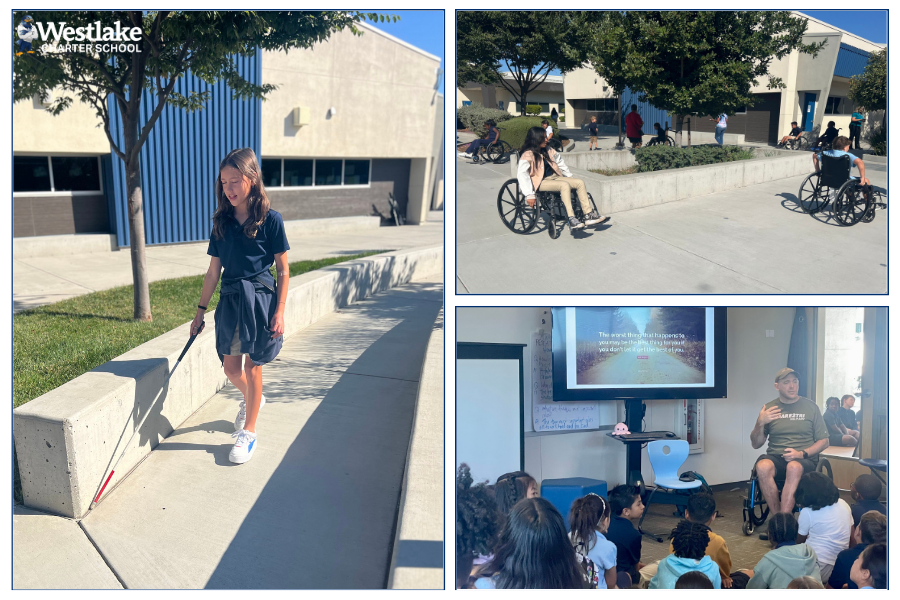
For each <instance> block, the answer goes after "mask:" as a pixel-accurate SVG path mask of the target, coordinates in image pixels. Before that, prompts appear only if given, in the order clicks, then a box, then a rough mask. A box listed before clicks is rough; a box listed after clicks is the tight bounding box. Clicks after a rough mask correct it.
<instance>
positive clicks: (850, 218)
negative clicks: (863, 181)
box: [831, 179, 870, 227]
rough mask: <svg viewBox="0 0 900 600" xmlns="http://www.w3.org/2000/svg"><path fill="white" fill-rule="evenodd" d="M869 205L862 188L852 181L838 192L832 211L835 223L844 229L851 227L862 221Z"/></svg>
mask: <svg viewBox="0 0 900 600" xmlns="http://www.w3.org/2000/svg"><path fill="white" fill-rule="evenodd" d="M869 205H870V202H868V201H867V199H866V195H865V194H864V193H863V191H862V189H861V188H860V186H859V185H857V183H856V181H855V180H852V179H851V180H850V181H848V182H847V183H845V184H844V185H842V186H841V189H839V190H838V192H837V196H836V197H835V199H834V203H833V206H832V208H831V210H832V212H833V213H834V219H835V221H837V222H838V223H839V224H840V225H843V226H844V227H850V226H851V225H856V224H857V223H859V221H860V220H862V218H863V217H864V216H865V214H866V211H867V210H868V209H869Z"/></svg>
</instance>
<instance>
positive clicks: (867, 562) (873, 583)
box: [850, 544, 887, 590]
mask: <svg viewBox="0 0 900 600" xmlns="http://www.w3.org/2000/svg"><path fill="white" fill-rule="evenodd" d="M850 579H852V580H853V583H855V584H856V585H857V586H859V589H861V590H867V589H868V590H872V589H875V590H886V589H887V546H886V545H885V544H872V545H871V546H869V547H868V548H866V549H865V550H863V553H862V554H860V555H859V558H857V559H856V562H855V563H853V568H852V569H851V570H850Z"/></svg>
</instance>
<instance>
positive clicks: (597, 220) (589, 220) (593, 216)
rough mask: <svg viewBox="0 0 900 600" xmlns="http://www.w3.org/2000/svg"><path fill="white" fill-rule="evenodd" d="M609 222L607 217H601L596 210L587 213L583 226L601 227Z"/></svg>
mask: <svg viewBox="0 0 900 600" xmlns="http://www.w3.org/2000/svg"><path fill="white" fill-rule="evenodd" d="M607 221H609V217H601V216H600V215H598V214H597V211H596V210H592V211H591V212H589V213H588V215H587V217H585V219H584V224H585V225H601V224H603V223H606V222H607Z"/></svg>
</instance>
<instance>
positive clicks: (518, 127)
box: [497, 117, 566, 150]
mask: <svg viewBox="0 0 900 600" xmlns="http://www.w3.org/2000/svg"><path fill="white" fill-rule="evenodd" d="M544 118H546V119H547V122H549V123H550V127H552V128H553V137H558V138H559V139H561V140H564V139H566V137H565V136H563V135H562V134H560V133H559V127H558V126H557V124H556V121H554V120H553V119H551V118H550V117H516V118H514V119H510V120H509V121H504V122H503V123H498V124H497V129H499V130H500V139H501V140H503V141H504V142H506V143H507V144H509V145H510V146H512V147H513V150H518V149H519V148H521V147H522V144H524V143H525V134H526V133H528V130H529V129H531V128H532V127H540V126H541V121H543V120H544Z"/></svg>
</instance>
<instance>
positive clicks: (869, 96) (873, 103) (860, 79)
mask: <svg viewBox="0 0 900 600" xmlns="http://www.w3.org/2000/svg"><path fill="white" fill-rule="evenodd" d="M850 99H851V100H853V101H854V102H855V103H856V105H857V106H859V107H861V108H863V109H865V110H869V111H872V110H885V109H886V108H887V48H883V49H882V50H879V51H878V52H873V53H872V54H871V56H869V64H867V65H866V70H865V71H863V73H862V75H855V76H854V77H852V78H851V79H850Z"/></svg>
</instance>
